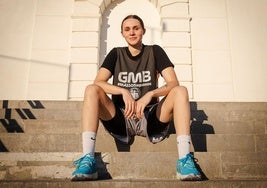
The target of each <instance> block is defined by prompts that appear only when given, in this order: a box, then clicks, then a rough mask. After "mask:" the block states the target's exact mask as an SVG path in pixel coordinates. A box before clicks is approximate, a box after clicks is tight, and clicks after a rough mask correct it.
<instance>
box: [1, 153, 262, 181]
mask: <svg viewBox="0 0 267 188" xmlns="http://www.w3.org/2000/svg"><path fill="white" fill-rule="evenodd" d="M266 154H267V152H242V153H240V152H195V153H194V157H195V158H196V160H197V165H198V166H199V169H200V171H201V172H202V174H203V177H206V179H210V180H216V179H267V158H266ZM81 155H82V153H78V152H64V153H63V152H50V153H47V152H44V153H42V152H41V153H13V152H8V153H2V154H1V155H0V161H1V162H0V164H1V168H0V179H1V180H13V181H15V180H53V179H61V180H64V179H70V177H71V174H72V172H73V170H74V169H75V167H74V166H73V165H72V162H73V161H74V160H75V159H77V158H79V157H80V156H81ZM177 156H178V154H177V153H176V152H165V153H163V152H103V153H96V158H97V168H98V172H99V177H100V179H110V178H112V179H114V180H115V179H124V180H125V179H154V180H158V179H168V180H174V179H176V161H177Z"/></svg>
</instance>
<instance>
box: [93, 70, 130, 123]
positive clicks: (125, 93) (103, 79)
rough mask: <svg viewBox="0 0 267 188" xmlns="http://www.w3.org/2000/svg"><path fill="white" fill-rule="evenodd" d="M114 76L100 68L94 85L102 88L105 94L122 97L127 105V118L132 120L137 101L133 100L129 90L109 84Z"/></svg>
mask: <svg viewBox="0 0 267 188" xmlns="http://www.w3.org/2000/svg"><path fill="white" fill-rule="evenodd" d="M111 76H112V74H111V72H110V71H109V70H108V69H106V68H100V69H99V71H98V73H97V75H96V78H95V81H94V84H96V85H98V86H99V87H101V88H102V89H103V90H104V92H105V93H107V94H113V95H122V98H123V101H124V104H125V111H124V112H125V114H124V115H125V117H126V118H131V117H133V115H134V113H135V100H134V99H133V97H132V95H131V93H130V92H129V90H127V89H124V88H121V87H118V86H115V85H112V84H110V83H108V80H109V78H110V77H111Z"/></svg>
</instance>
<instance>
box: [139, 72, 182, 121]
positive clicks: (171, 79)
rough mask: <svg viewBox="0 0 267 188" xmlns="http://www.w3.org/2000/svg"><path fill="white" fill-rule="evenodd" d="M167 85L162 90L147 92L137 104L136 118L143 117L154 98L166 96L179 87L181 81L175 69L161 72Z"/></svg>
mask: <svg viewBox="0 0 267 188" xmlns="http://www.w3.org/2000/svg"><path fill="white" fill-rule="evenodd" d="M161 74H162V76H163V78H164V80H165V82H166V84H165V85H164V86H162V87H160V88H157V89H154V90H151V91H149V92H147V93H146V94H145V95H144V96H143V97H142V98H140V99H139V100H138V101H137V103H136V116H137V117H138V118H139V119H140V118H142V117H143V112H144V109H145V107H146V106H147V105H148V104H149V102H150V101H151V99H152V98H153V97H161V96H166V95H168V93H169V92H170V91H171V89H172V88H174V87H175V86H178V85H179V81H178V79H177V76H176V74H175V71H174V69H173V67H167V68H165V69H164V70H163V71H162V72H161Z"/></svg>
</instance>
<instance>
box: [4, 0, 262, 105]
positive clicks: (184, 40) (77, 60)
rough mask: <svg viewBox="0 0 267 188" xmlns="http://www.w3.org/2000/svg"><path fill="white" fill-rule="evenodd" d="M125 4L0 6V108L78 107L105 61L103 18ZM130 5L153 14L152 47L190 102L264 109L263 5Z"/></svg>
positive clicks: (169, 1)
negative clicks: (15, 102) (13, 104)
mask: <svg viewBox="0 0 267 188" xmlns="http://www.w3.org/2000/svg"><path fill="white" fill-rule="evenodd" d="M129 1H131V0H126V1H116V0H113V1H112V0H57V1H55V0H27V1H24V0H9V1H5V0H0V28H1V29H0V41H1V42H0V100H1V99H42V100H43V99H49V100H82V98H83V90H84V88H85V86H86V85H88V84H90V83H92V81H93V79H94V77H95V75H96V73H97V69H98V66H99V63H100V62H101V60H102V58H103V55H105V53H106V52H105V51H103V50H105V49H104V48H105V47H103V45H102V43H101V42H103V41H101V40H103V39H102V38H101V31H102V32H103V29H105V28H104V27H107V26H106V25H105V24H106V22H105V21H102V19H103V18H104V15H105V13H106V12H105V11H112V10H113V9H115V8H116V7H119V6H121V5H123V2H129ZM135 2H137V3H136V4H137V5H136V6H140V7H142V2H143V3H151V5H152V6H151V7H152V9H154V11H155V10H156V12H157V13H158V14H159V17H160V24H161V25H160V28H162V31H161V38H160V39H159V40H158V39H157V42H158V43H159V44H160V45H161V46H162V47H163V48H164V49H165V50H166V52H167V54H168V55H169V57H170V59H171V60H172V61H173V63H174V64H175V71H176V73H177V75H178V78H179V80H180V82H181V84H182V85H185V86H186V87H187V88H188V90H189V94H190V99H191V100H195V101H267V84H265V80H267V76H266V75H267V74H266V71H267V63H266V62H267V55H266V54H267V53H266V49H267V46H266V44H267V35H266V31H267V25H266V22H267V12H266V10H265V9H266V8H265V7H267V1H263V0H235V1H232V0H136V1H135ZM152 9H151V11H152ZM129 11H131V7H129ZM143 11H144V17H146V14H147V16H148V17H149V13H151V12H150V11H148V10H143ZM117 19H118V20H121V19H122V17H121V16H120V17H119V15H118V18H117ZM118 32H119V28H118ZM107 42H109V41H107ZM103 52H104V53H103Z"/></svg>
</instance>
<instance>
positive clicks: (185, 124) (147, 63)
mask: <svg viewBox="0 0 267 188" xmlns="http://www.w3.org/2000/svg"><path fill="white" fill-rule="evenodd" d="M145 31H146V30H145V27H144V23H143V21H142V19H141V18H140V17H138V16H137V15H129V16H127V17H125V18H124V19H123V21H122V24H121V34H122V36H123V37H124V38H125V40H126V42H127V44H128V46H127V47H120V48H113V49H112V50H111V51H110V52H109V54H108V55H107V57H106V58H105V60H104V62H103V64H102V66H101V67H100V69H99V71H98V74H97V76H96V78H95V81H94V83H93V84H92V85H89V86H87V88H86V90H85V94H84V103H83V111H82V126H83V133H82V139H83V140H82V141H83V153H84V155H83V157H81V158H80V159H78V160H77V161H75V162H74V163H75V164H76V165H77V168H76V170H75V171H74V172H73V177H72V180H73V181H76V180H92V179H97V177H98V175H97V170H96V160H95V158H94V152H95V141H96V133H97V130H98V125H99V119H100V120H101V121H102V123H103V125H104V127H105V129H106V130H107V131H108V132H109V133H110V134H111V135H112V136H114V137H115V138H116V139H118V140H120V141H122V142H125V143H129V142H130V140H131V138H133V137H134V136H136V135H138V136H144V137H147V138H148V139H149V141H151V142H153V143H157V142H160V141H162V140H163V139H164V138H165V137H166V135H167V132H168V128H169V122H170V120H173V121H174V125H175V130H176V134H177V147H178V156H179V159H178V160H177V164H176V165H177V166H176V168H177V178H178V179H181V180H200V179H201V175H200V173H199V171H198V170H197V169H196V167H195V164H194V160H193V156H192V155H191V154H190V153H189V148H190V142H191V137H190V106H189V99H188V92H187V89H186V88H185V87H183V86H180V85H179V81H178V79H177V77H176V74H175V72H174V69H173V67H174V65H173V64H172V63H171V61H170V60H169V58H168V56H167V55H166V53H165V52H164V50H163V49H162V48H161V47H160V46H158V45H151V46H150V45H144V44H143V43H142V38H143V35H144V34H145ZM159 74H160V75H161V76H162V77H163V78H164V80H165V82H166V84H165V85H164V86H162V87H160V88H158V83H157V81H158V76H159ZM112 76H113V84H109V83H108V80H109V79H110V78H111V77H112ZM107 94H111V95H112V99H110V98H109V97H108V96H107ZM161 96H163V99H162V100H161V101H159V97H161Z"/></svg>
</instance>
